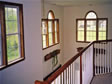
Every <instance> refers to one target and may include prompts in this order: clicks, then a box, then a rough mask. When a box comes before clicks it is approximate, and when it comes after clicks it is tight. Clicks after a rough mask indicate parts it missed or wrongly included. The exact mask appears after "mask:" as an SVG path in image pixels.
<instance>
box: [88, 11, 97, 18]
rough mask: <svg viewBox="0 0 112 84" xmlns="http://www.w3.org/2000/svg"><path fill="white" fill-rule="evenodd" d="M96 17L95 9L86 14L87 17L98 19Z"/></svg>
mask: <svg viewBox="0 0 112 84" xmlns="http://www.w3.org/2000/svg"><path fill="white" fill-rule="evenodd" d="M96 18H97V15H96V13H95V12H94V11H90V12H88V13H87V15H86V19H96Z"/></svg>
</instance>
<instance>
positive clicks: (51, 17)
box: [48, 11, 54, 19]
mask: <svg viewBox="0 0 112 84" xmlns="http://www.w3.org/2000/svg"><path fill="white" fill-rule="evenodd" d="M48 19H54V14H53V12H52V11H50V12H49V13H48Z"/></svg>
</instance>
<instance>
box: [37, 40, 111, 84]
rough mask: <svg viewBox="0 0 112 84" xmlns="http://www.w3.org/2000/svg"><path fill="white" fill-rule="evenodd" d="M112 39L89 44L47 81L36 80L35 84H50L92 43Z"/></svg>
mask: <svg viewBox="0 0 112 84" xmlns="http://www.w3.org/2000/svg"><path fill="white" fill-rule="evenodd" d="M109 41H112V40H101V41H93V42H91V43H90V44H88V46H87V47H85V48H83V49H82V50H81V51H80V52H79V53H77V54H76V55H75V56H74V57H72V58H71V59H70V60H69V61H68V62H67V63H65V64H64V65H63V66H62V67H61V68H59V69H58V70H57V71H56V72H54V73H53V74H52V75H51V76H50V77H49V78H48V79H47V80H46V81H44V82H40V81H36V82H35V84H50V83H51V82H53V81H54V80H55V79H56V78H57V77H58V76H59V75H60V74H61V73H62V72H63V71H64V70H65V69H66V68H67V67H68V66H69V65H70V64H72V63H73V62H74V61H75V60H76V59H77V58H78V57H80V56H81V55H82V54H83V53H84V52H85V51H86V50H87V49H88V48H89V47H90V46H91V45H92V44H94V43H98V42H109Z"/></svg>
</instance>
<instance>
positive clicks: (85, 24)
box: [76, 11, 108, 43]
mask: <svg viewBox="0 0 112 84" xmlns="http://www.w3.org/2000/svg"><path fill="white" fill-rule="evenodd" d="M90 12H94V11H89V12H87V13H86V15H85V18H78V19H76V42H79V43H90V42H89V41H87V40H86V28H87V21H88V20H96V41H97V40H98V37H99V36H98V32H99V30H98V22H99V20H106V28H107V29H106V40H107V38H108V18H98V16H97V14H96V12H94V13H95V14H96V19H86V16H87V15H88V13H90ZM81 20H83V21H84V41H78V21H81Z"/></svg>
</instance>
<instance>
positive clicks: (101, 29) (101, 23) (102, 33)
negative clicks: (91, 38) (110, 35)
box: [98, 20, 107, 40]
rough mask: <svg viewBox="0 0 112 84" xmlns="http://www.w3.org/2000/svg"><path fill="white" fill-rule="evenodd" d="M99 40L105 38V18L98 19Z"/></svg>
mask: <svg viewBox="0 0 112 84" xmlns="http://www.w3.org/2000/svg"><path fill="white" fill-rule="evenodd" d="M98 24H99V40H106V25H107V24H106V20H99V22H98Z"/></svg>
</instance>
